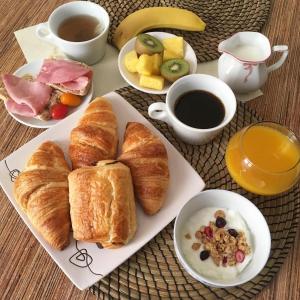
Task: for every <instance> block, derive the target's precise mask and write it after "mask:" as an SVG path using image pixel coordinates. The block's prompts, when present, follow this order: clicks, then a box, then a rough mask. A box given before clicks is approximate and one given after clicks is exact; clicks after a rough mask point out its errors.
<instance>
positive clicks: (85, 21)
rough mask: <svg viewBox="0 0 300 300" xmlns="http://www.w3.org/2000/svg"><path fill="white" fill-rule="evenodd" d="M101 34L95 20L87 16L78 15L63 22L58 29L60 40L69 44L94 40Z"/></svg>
mask: <svg viewBox="0 0 300 300" xmlns="http://www.w3.org/2000/svg"><path fill="white" fill-rule="evenodd" d="M100 32H101V25H100V23H99V21H98V19H97V18H95V17H93V16H88V15H78V16H74V17H70V18H68V19H66V20H64V21H63V22H62V23H61V24H60V25H59V27H58V31H57V34H58V36H59V37H60V38H62V39H64V40H66V41H71V42H84V41H88V40H91V39H93V38H95V37H96V36H97V35H99V34H100Z"/></svg>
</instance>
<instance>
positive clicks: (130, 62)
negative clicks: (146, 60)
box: [124, 50, 139, 73]
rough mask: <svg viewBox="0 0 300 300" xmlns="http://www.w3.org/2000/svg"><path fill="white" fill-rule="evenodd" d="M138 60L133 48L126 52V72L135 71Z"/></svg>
mask: <svg viewBox="0 0 300 300" xmlns="http://www.w3.org/2000/svg"><path fill="white" fill-rule="evenodd" d="M138 61H139V58H138V56H137V53H136V52H135V51H134V50H132V51H130V52H128V53H126V55H125V59H124V64H125V67H126V69H127V70H128V72H132V73H135V72H137V70H136V65H137V64H138Z"/></svg>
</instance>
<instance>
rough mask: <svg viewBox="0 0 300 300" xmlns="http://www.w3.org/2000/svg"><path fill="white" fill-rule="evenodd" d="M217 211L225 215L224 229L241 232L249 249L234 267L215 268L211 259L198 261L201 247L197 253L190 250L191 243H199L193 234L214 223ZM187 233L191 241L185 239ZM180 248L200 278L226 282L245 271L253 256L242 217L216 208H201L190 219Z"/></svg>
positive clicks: (247, 230) (249, 235) (248, 233)
mask: <svg viewBox="0 0 300 300" xmlns="http://www.w3.org/2000/svg"><path fill="white" fill-rule="evenodd" d="M217 210H223V211H224V213H225V220H226V223H227V224H226V227H225V228H228V229H229V228H233V229H235V230H237V231H243V232H244V233H245V237H246V241H247V243H248V245H249V246H250V248H251V253H250V254H248V255H246V256H245V259H244V261H243V262H242V263H238V264H236V265H235V266H226V267H223V266H222V265H220V266H217V265H215V263H214V262H213V260H212V259H211V257H209V258H208V259H206V260H203V261H202V260H201V259H200V252H201V251H202V250H203V245H201V247H200V249H199V250H197V251H195V250H193V249H192V245H193V243H197V242H199V240H197V239H196V238H195V232H196V231H197V230H199V229H200V227H201V226H207V225H208V224H209V222H210V221H215V217H214V213H215V212H216V211H217ZM187 233H189V234H190V236H191V239H187V238H186V237H185V235H186V234H187ZM181 248H182V252H183V255H184V257H185V258H186V260H187V262H188V263H189V265H190V266H191V267H192V268H193V269H194V270H195V271H197V272H198V273H199V274H201V275H202V276H205V277H209V278H212V279H221V280H226V279H233V278H235V277H236V276H237V275H238V274H239V273H240V272H242V271H243V270H244V269H245V267H246V266H247V265H248V263H249V262H250V261H251V259H252V256H253V254H252V253H253V243H252V240H251V233H250V230H249V228H248V226H247V224H246V222H245V221H244V219H243V218H242V216H241V215H240V214H239V213H238V212H236V211H234V210H228V209H225V208H217V207H207V208H203V209H201V210H199V211H197V212H196V213H195V214H194V215H192V216H191V217H190V219H189V220H188V221H187V222H186V223H185V224H184V226H183V228H182V232H181Z"/></svg>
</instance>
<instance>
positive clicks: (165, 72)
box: [160, 58, 190, 82]
mask: <svg viewBox="0 0 300 300" xmlns="http://www.w3.org/2000/svg"><path fill="white" fill-rule="evenodd" d="M189 72H190V65H189V63H188V62H187V61H186V60H184V59H180V58H175V59H169V60H167V61H166V62H164V63H163V64H162V65H161V67H160V73H161V76H163V77H164V78H165V79H167V80H168V81H171V82H174V81H175V80H177V79H178V78H180V77H182V76H185V75H187V74H189Z"/></svg>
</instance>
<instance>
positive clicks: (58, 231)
mask: <svg viewBox="0 0 300 300" xmlns="http://www.w3.org/2000/svg"><path fill="white" fill-rule="evenodd" d="M69 173H70V170H69V167H68V165H67V162H66V161H65V157H64V154H63V152H62V150H61V149H60V148H59V146H57V145H56V144H55V143H53V142H50V141H48V142H45V143H43V144H41V145H40V146H39V148H38V149H37V150H36V151H35V152H34V153H33V154H32V156H31V158H30V159H29V160H28V162H27V164H26V166H25V169H24V170H23V171H22V172H21V173H20V175H19V176H18V177H17V179H16V181H15V183H14V189H13V192H14V196H15V199H16V201H17V202H18V204H19V205H20V206H21V208H22V209H23V210H24V211H25V213H26V214H27V216H28V218H29V220H30V222H31V223H32V224H33V225H34V227H35V228H36V229H37V230H38V231H39V232H40V233H41V235H42V236H43V238H44V239H45V240H46V241H47V242H48V243H49V244H50V245H51V246H52V247H53V248H55V249H58V250H62V249H64V248H65V247H66V246H67V245H68V244H69V233H70V228H71V221H70V206H69V192H68V174H69Z"/></svg>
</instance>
